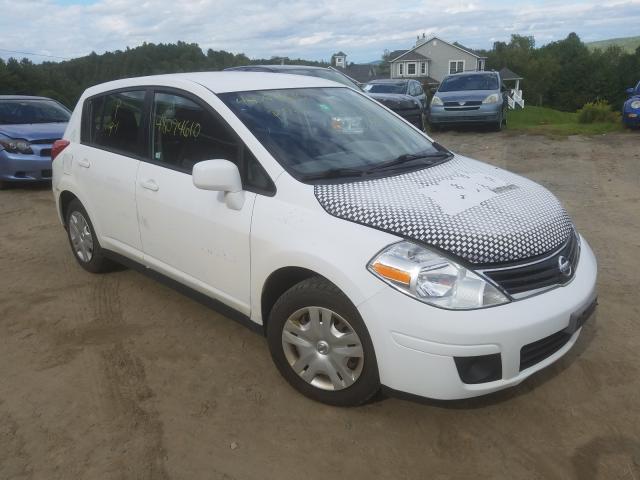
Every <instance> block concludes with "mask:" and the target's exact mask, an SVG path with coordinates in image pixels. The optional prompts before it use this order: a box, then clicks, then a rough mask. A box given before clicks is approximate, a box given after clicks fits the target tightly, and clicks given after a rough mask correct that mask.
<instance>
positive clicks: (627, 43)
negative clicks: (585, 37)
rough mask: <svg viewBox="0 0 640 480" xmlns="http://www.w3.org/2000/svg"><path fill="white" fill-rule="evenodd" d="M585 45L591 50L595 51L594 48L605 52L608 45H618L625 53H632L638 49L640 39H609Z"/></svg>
mask: <svg viewBox="0 0 640 480" xmlns="http://www.w3.org/2000/svg"><path fill="white" fill-rule="evenodd" d="M586 45H587V47H589V48H590V49H591V50H595V49H596V48H599V49H601V50H606V49H607V47H609V46H610V45H618V46H619V47H621V48H622V49H623V50H624V51H625V52H628V53H633V52H635V51H636V48H638V47H640V37H625V38H610V39H608V40H599V41H597V42H588V43H587V44H586Z"/></svg>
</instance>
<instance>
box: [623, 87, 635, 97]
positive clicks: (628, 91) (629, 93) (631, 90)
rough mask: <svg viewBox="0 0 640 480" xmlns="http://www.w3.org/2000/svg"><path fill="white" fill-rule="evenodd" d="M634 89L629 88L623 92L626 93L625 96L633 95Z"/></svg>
mask: <svg viewBox="0 0 640 480" xmlns="http://www.w3.org/2000/svg"><path fill="white" fill-rule="evenodd" d="M635 91H636V90H635V88H633V87H629V88H627V89H626V90H625V92H627V95H633V94H634V93H635Z"/></svg>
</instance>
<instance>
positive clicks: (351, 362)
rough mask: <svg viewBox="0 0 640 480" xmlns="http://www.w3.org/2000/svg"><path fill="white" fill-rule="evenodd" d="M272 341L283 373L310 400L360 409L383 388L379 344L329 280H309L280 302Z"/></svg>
mask: <svg viewBox="0 0 640 480" xmlns="http://www.w3.org/2000/svg"><path fill="white" fill-rule="evenodd" d="M267 338H268V342H269V349H270V350H271V356H272V358H273V361H274V362H275V364H276V366H277V367H278V370H279V371H280V373H281V374H282V375H283V377H284V378H285V379H286V380H287V381H288V382H289V383H290V384H291V385H292V386H293V387H294V388H295V389H296V390H298V391H299V392H301V393H302V394H304V395H306V396H307V397H309V398H312V399H314V400H317V401H319V402H323V403H328V404H331V405H338V406H352V405H360V404H362V403H364V402H366V401H367V400H369V399H370V398H371V397H372V396H373V395H374V394H375V393H376V392H377V391H378V389H379V388H380V381H379V377H378V366H377V362H376V357H375V353H374V350H373V344H372V343H371V339H370V337H369V333H368V332H367V329H366V327H365V325H364V322H363V321H362V319H361V318H360V314H359V313H358V310H357V309H356V308H355V307H354V306H353V304H352V303H351V302H350V301H349V299H348V298H347V297H346V296H345V295H344V294H343V293H342V292H341V291H340V290H339V289H338V288H337V287H336V286H335V285H333V284H332V283H330V282H329V281H327V280H325V279H323V278H320V277H313V278H310V279H307V280H304V281H302V282H300V283H298V284H297V285H295V286H294V287H292V288H291V289H289V290H288V291H287V292H285V293H284V294H283V295H282V297H280V298H279V299H278V301H277V302H276V304H275V305H274V307H273V309H272V310H271V314H270V316H269V323H268V325H267Z"/></svg>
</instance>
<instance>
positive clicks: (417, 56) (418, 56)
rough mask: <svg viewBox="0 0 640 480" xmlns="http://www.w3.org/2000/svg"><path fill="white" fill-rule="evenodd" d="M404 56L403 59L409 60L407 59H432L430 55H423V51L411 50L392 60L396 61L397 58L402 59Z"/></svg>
mask: <svg viewBox="0 0 640 480" xmlns="http://www.w3.org/2000/svg"><path fill="white" fill-rule="evenodd" d="M401 57H402V61H403V62H404V61H407V60H430V58H429V57H426V56H424V55H422V54H421V53H418V52H413V51H409V52H405V53H404V54H402V55H400V57H398V58H396V59H395V60H392V61H394V62H395V61H396V60H400V58H401Z"/></svg>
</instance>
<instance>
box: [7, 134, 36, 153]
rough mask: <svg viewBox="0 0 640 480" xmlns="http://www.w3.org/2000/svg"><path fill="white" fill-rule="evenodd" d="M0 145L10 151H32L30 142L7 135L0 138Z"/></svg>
mask: <svg viewBox="0 0 640 480" xmlns="http://www.w3.org/2000/svg"><path fill="white" fill-rule="evenodd" d="M0 146H1V147H2V148H4V149H5V150H6V151H7V152H10V153H33V150H31V144H30V143H29V142H27V141H26V140H21V139H13V138H9V137H5V138H0Z"/></svg>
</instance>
